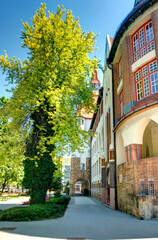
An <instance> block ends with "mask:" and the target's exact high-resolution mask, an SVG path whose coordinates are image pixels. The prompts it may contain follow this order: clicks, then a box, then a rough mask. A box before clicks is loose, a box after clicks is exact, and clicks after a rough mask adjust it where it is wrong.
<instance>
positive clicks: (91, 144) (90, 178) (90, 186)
mask: <svg viewBox="0 0 158 240" xmlns="http://www.w3.org/2000/svg"><path fill="white" fill-rule="evenodd" d="M91 150H92V137H91V136H90V161H89V164H90V166H89V170H90V183H89V196H90V197H91V182H92V179H91V175H92V174H91V162H92V151H91Z"/></svg>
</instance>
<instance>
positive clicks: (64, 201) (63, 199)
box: [57, 195, 71, 205]
mask: <svg viewBox="0 0 158 240" xmlns="http://www.w3.org/2000/svg"><path fill="white" fill-rule="evenodd" d="M70 199H71V197H70V196H67V195H64V196H61V197H60V198H59V199H58V200H57V203H58V204H66V205H67V204H68V203H69V201H70Z"/></svg>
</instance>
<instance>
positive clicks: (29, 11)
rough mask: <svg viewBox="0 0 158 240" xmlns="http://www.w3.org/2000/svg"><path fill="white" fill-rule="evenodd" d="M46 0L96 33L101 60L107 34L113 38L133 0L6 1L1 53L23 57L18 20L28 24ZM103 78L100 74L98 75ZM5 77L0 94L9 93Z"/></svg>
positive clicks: (1, 10) (0, 23) (0, 20)
mask: <svg viewBox="0 0 158 240" xmlns="http://www.w3.org/2000/svg"><path fill="white" fill-rule="evenodd" d="M41 2H45V3H46V6H47V10H49V11H53V12H56V10H57V6H58V5H63V6H64V8H66V10H68V9H70V10H72V13H73V15H74V16H75V18H77V17H79V22H80V25H81V28H82V30H83V31H84V30H85V31H87V32H89V31H91V30H92V31H93V32H94V33H95V34H98V33H99V36H98V37H97V43H96V47H98V50H96V57H97V58H100V59H101V63H102V65H103V63H104V53H105V40H106V35H107V34H109V35H110V37H114V35H115V32H116V30H117V28H118V26H119V25H120V23H121V21H122V20H123V19H124V18H125V17H126V15H127V14H128V13H129V12H130V11H131V10H132V8H133V5H134V0H111V1H109V0H45V1H41V0H6V1H1V7H0V33H1V34H0V55H3V54H4V50H6V52H7V54H8V56H9V57H13V56H15V58H16V59H18V58H20V59H21V60H24V59H26V57H27V55H26V50H24V49H23V48H22V47H21V42H22V39H20V36H21V29H23V27H22V24H21V20H23V21H24V22H25V21H27V22H29V23H31V21H30V19H31V18H32V17H33V15H34V14H35V11H36V9H38V8H39V7H40V5H41ZM101 78H102V76H101ZM5 84H6V83H5V77H4V76H3V75H2V74H1V73H0V97H1V96H3V95H5V96H6V97H9V96H11V95H10V93H7V92H6V91H5V89H6V88H7V87H6V86H5Z"/></svg>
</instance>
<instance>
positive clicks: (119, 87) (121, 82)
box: [117, 79, 123, 95]
mask: <svg viewBox="0 0 158 240" xmlns="http://www.w3.org/2000/svg"><path fill="white" fill-rule="evenodd" d="M122 89H123V79H121V80H120V83H119V85H118V88H117V94H118V95H119V94H120V92H121V90H122Z"/></svg>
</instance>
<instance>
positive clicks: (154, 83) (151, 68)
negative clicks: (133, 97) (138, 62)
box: [135, 60, 158, 101]
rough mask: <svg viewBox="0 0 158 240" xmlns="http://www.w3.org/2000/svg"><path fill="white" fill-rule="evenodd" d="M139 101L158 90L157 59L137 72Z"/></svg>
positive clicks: (136, 82) (136, 81)
mask: <svg viewBox="0 0 158 240" xmlns="http://www.w3.org/2000/svg"><path fill="white" fill-rule="evenodd" d="M135 84H136V93H137V101H140V100H141V99H143V98H145V97H148V96H149V95H151V94H154V93H156V92H158V69H157V61H156V60H154V61H152V62H150V63H148V64H146V65H145V66H143V67H142V68H140V69H139V70H138V71H137V72H136V73H135Z"/></svg>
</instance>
